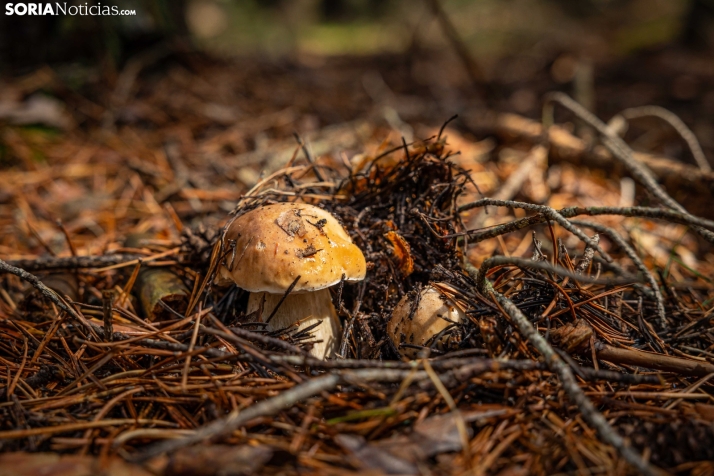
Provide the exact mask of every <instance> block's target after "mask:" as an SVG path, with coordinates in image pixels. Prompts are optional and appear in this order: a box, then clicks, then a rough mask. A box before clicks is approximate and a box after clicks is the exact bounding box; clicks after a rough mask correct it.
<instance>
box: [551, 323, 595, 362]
mask: <svg viewBox="0 0 714 476" xmlns="http://www.w3.org/2000/svg"><path fill="white" fill-rule="evenodd" d="M550 335H551V337H552V338H553V341H554V342H556V343H557V344H558V346H559V347H560V348H562V349H563V350H565V351H566V352H567V353H569V354H572V353H573V352H575V351H578V350H582V349H583V348H587V345H588V343H589V342H590V338H591V337H592V335H593V329H592V327H590V325H589V324H588V323H587V322H586V321H585V319H578V321H577V322H576V323H575V324H573V323H570V322H569V323H567V324H565V325H564V326H563V327H560V328H558V329H554V330H552V331H551V333H550Z"/></svg>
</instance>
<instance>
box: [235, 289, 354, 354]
mask: <svg viewBox="0 0 714 476" xmlns="http://www.w3.org/2000/svg"><path fill="white" fill-rule="evenodd" d="M263 296H265V304H264V306H263V314H262V320H263V321H265V320H266V319H268V317H270V314H272V312H273V309H275V307H276V306H277V305H278V303H279V302H280V300H281V299H282V297H283V295H282V294H269V293H250V297H249V298H248V313H251V312H254V311H257V310H258V309H259V308H260V303H261V302H262V301H263ZM298 321H300V325H299V327H296V328H294V329H295V331H297V330H298V329H305V328H307V327H309V326H311V325H313V324H315V323H316V322H319V325H318V326H317V327H315V328H314V329H312V330H311V331H310V333H311V334H312V336H313V338H312V339H311V341H312V340H317V341H320V342H317V343H315V344H313V346H312V349H311V350H310V355H312V356H313V357H317V358H318V359H326V358H334V357H335V355H336V354H337V352H338V351H339V346H340V335H341V326H340V320H339V318H338V317H337V313H336V312H335V306H333V305H332V298H331V297H330V291H329V290H328V289H327V288H324V289H320V290H318V291H313V292H303V293H298V294H293V293H291V294H289V295H288V296H287V297H286V298H285V300H284V301H283V303H282V304H281V305H280V308H278V311H277V312H276V313H275V315H274V316H273V318H272V319H271V320H270V322H269V323H268V326H267V328H268V330H278V329H284V328H286V327H289V326H292V325H293V324H295V323H296V322H298Z"/></svg>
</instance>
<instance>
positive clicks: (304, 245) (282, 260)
mask: <svg viewBox="0 0 714 476" xmlns="http://www.w3.org/2000/svg"><path fill="white" fill-rule="evenodd" d="M225 241H226V244H227V246H234V249H233V250H231V251H229V253H228V255H227V257H226V259H225V262H224V263H223V264H222V265H221V267H220V269H219V280H220V281H223V282H225V281H227V280H230V281H233V282H235V283H236V284H237V285H238V286H239V287H241V288H243V289H245V290H247V291H250V292H268V293H274V294H278V293H284V292H285V291H286V290H287V289H288V287H289V286H290V285H291V284H292V283H293V281H295V278H297V277H298V276H301V279H300V282H299V283H297V284H296V285H295V288H294V289H293V292H310V291H316V290H318V289H322V288H326V287H329V286H332V285H334V284H337V283H339V282H340V280H341V279H342V275H343V274H344V276H345V281H360V280H362V279H364V276H365V272H366V269H367V266H366V262H365V259H364V255H363V254H362V251H361V250H360V249H359V248H358V247H357V246H356V245H355V244H354V243H352V240H351V239H350V236H349V235H348V234H347V232H346V231H345V229H344V228H342V225H340V223H339V222H338V221H337V219H336V218H335V217H334V216H332V215H331V214H330V213H328V212H327V211H325V210H323V209H321V208H318V207H315V206H313V205H307V204H304V203H277V204H273V205H266V206H263V207H260V208H256V209H255V210H251V211H249V212H247V213H245V214H244V215H241V216H239V217H238V218H236V219H235V221H233V223H232V224H231V225H230V226H229V228H228V230H226V233H225Z"/></svg>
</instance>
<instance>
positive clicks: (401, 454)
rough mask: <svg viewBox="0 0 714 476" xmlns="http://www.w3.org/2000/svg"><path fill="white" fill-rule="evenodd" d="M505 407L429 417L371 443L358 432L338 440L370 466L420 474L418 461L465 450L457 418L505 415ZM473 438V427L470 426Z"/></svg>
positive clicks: (469, 419)
mask: <svg viewBox="0 0 714 476" xmlns="http://www.w3.org/2000/svg"><path fill="white" fill-rule="evenodd" d="M507 412H508V410H505V409H493V410H487V411H474V412H468V413H461V414H460V415H459V414H455V413H447V414H445V415H435V416H432V417H429V418H427V419H425V420H423V421H421V422H419V423H417V424H416V425H414V429H413V431H412V432H411V433H409V434H408V435H397V436H395V437H394V438H389V439H384V440H378V441H373V442H367V441H365V439H364V438H362V437H361V436H358V435H347V434H342V435H338V436H337V437H336V438H335V439H336V441H337V442H338V443H339V444H340V445H341V446H342V447H343V448H345V449H346V450H348V451H350V452H351V453H352V454H354V456H355V457H356V458H357V459H358V460H359V461H360V463H361V464H363V465H364V466H365V467H366V468H369V469H381V470H382V471H384V472H385V473H387V474H418V470H417V468H418V463H419V462H422V461H425V460H426V459H428V458H431V457H432V456H436V455H438V454H441V453H447V452H455V451H461V450H462V448H463V446H462V444H461V436H460V435H459V430H458V427H457V425H456V419H457V418H462V419H463V420H464V421H465V422H466V423H469V422H473V421H476V420H483V419H487V418H491V417H496V416H502V415H504V414H505V413H507ZM467 430H468V433H469V438H471V433H472V432H471V429H470V428H468V427H467Z"/></svg>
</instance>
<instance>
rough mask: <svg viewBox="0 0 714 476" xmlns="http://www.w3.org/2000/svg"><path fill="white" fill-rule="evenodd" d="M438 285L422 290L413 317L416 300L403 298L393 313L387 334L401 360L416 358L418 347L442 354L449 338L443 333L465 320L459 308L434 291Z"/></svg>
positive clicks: (407, 296) (408, 296)
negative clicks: (429, 348) (402, 358)
mask: <svg viewBox="0 0 714 476" xmlns="http://www.w3.org/2000/svg"><path fill="white" fill-rule="evenodd" d="M438 285H439V284H438V283H436V284H435V285H429V286H425V287H424V288H423V289H422V290H421V291H420V292H419V294H418V296H417V299H418V301H419V302H418V305H417V308H416V309H415V310H414V312H413V313H412V302H413V301H416V300H417V299H415V298H414V297H413V296H411V297H410V295H406V296H404V297H403V298H402V299H401V301H399V303H398V304H397V306H396V307H395V308H394V311H393V312H392V318H391V319H390V320H389V323H388V324H387V333H388V334H389V338H390V339H392V342H393V343H394V346H395V347H396V348H397V350H399V353H400V354H401V355H402V356H403V357H407V358H410V359H413V358H416V357H417V355H418V354H419V351H420V348H419V347H431V348H436V349H439V350H442V349H443V348H444V346H445V344H446V343H447V340H448V337H449V332H443V331H444V330H445V329H446V328H447V327H449V326H452V325H454V324H459V323H460V322H461V321H462V320H464V319H465V318H466V315H465V314H464V312H463V311H462V310H461V309H460V308H459V306H457V305H456V304H455V303H454V302H453V301H452V300H451V299H449V298H448V297H446V296H445V295H444V294H442V292H441V291H439V289H437V287H436V286H438ZM442 332H443V333H442ZM402 344H411V345H414V346H419V347H410V346H409V345H402Z"/></svg>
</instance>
